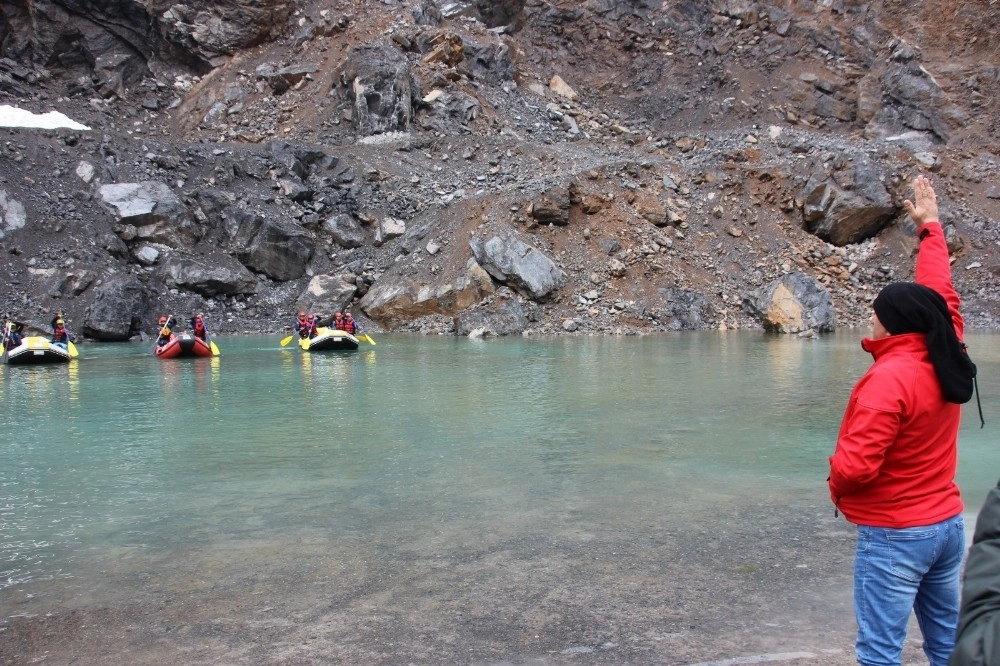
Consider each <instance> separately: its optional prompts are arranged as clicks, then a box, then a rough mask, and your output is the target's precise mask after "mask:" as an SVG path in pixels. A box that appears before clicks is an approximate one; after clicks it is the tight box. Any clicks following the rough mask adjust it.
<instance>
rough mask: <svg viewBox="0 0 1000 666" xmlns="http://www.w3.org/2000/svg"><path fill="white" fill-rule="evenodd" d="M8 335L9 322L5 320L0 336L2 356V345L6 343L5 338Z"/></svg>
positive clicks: (0, 354)
mask: <svg viewBox="0 0 1000 666" xmlns="http://www.w3.org/2000/svg"><path fill="white" fill-rule="evenodd" d="M8 337H10V322H7V323H6V324H5V325H4V327H3V335H2V336H0V356H3V353H4V349H5V348H4V345H5V344H6V343H7V338H8Z"/></svg>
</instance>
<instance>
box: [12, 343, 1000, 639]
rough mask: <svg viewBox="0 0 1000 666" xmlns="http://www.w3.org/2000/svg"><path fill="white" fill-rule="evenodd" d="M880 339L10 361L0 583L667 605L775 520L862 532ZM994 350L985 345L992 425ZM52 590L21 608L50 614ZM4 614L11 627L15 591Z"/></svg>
mask: <svg viewBox="0 0 1000 666" xmlns="http://www.w3.org/2000/svg"><path fill="white" fill-rule="evenodd" d="M859 337H860V336H859V335H857V334H845V335H843V336H832V337H829V338H823V339H820V340H805V339H796V338H788V337H771V336H765V335H760V334H747V333H739V332H725V333H718V334H715V333H711V334H677V335H664V336H657V337H649V338H643V339H635V338H614V339H612V338H560V339H543V340H522V339H513V340H488V341H483V340H478V341H472V340H462V339H454V338H425V337H419V336H414V337H408V336H381V337H380V340H379V355H378V357H376V352H375V349H374V348H371V347H366V348H362V349H360V350H358V351H357V352H354V353H347V354H344V353H303V352H301V350H299V349H297V348H275V346H274V345H273V344H271V345H265V344H262V343H261V342H260V340H258V339H254V338H233V339H231V340H227V341H226V345H225V351H226V355H225V357H224V359H225V360H224V361H223V360H222V358H223V357H213V358H211V359H182V360H177V361H163V360H160V359H156V358H154V357H153V356H152V354H150V353H149V351H148V349H146V348H145V346H143V347H142V348H140V347H138V346H136V347H130V346H128V345H122V346H111V345H108V346H101V345H93V346H90V347H88V349H87V352H86V357H85V358H82V359H81V360H80V361H78V362H76V363H72V364H69V365H70V366H71V367H66V366H63V367H39V368H18V369H16V370H17V371H16V372H15V371H14V370H11V369H9V368H4V369H3V371H2V372H0V428H2V430H3V432H4V433H5V434H8V433H15V434H14V435H8V437H7V438H5V440H4V441H3V442H2V443H0V587H4V586H7V587H16V588H17V589H18V590H19V591H24V593H25V594H34V593H36V592H38V591H39V590H46V591H48V592H49V594H50V595H52V596H51V597H49V598H61V597H64V596H66V595H67V592H66V588H63V587H61V586H63V585H69V584H70V583H69V582H67V581H66V580H64V579H66V578H71V579H72V581H106V582H107V587H108V588H109V589H107V590H104V589H95V590H88V591H87V592H86V593H80V594H79V596H78V597H76V598H77V603H78V604H79V605H81V606H85V605H87V604H88V603H93V604H95V605H100V604H102V603H104V604H107V605H109V606H113V605H114V604H115V603H116V600H117V599H120V598H122V597H129V596H130V595H133V596H142V595H144V594H152V593H151V592H149V591H148V589H147V588H146V587H145V586H144V584H145V581H148V580H149V579H150V577H151V576H155V577H156V579H157V586H158V587H157V589H158V590H163V594H166V595H175V596H176V597H177V598H181V597H183V596H184V594H185V590H187V589H189V587H190V584H191V581H193V580H203V579H204V577H205V573H204V571H205V570H206V569H207V570H213V573H220V574H222V573H224V574H225V575H226V576H228V577H229V578H227V580H247V579H253V580H256V578H255V577H258V574H259V572H260V571H262V570H268V567H270V568H271V570H270V572H271V573H274V574H275V575H276V576H278V577H280V576H281V575H286V576H288V577H289V578H286V579H285V580H288V579H293V580H294V579H295V576H296V575H299V577H300V578H301V573H302V572H303V571H310V570H313V569H312V568H313V567H315V570H316V571H320V572H326V571H327V570H326V569H324V566H327V565H323V564H322V563H316V562H314V561H312V560H310V559H309V554H308V553H309V552H310V549H314V550H315V551H317V552H319V551H322V552H324V553H336V555H337V558H339V561H343V562H350V563H352V564H351V565H350V566H349V565H344V566H345V567H347V569H345V570H346V571H347V572H348V573H347V574H344V575H345V576H353V575H355V574H356V571H355V569H353V568H350V567H353V566H357V567H361V568H364V566H366V565H365V564H364V563H366V562H385V563H386V564H385V566H386V569H385V571H383V572H382V573H385V574H386V575H388V574H390V573H391V574H392V577H395V578H393V580H403V581H413V580H420V581H421V583H422V584H423V585H425V587H424V588H423V592H424V593H425V594H426V597H427V599H433V600H440V599H442V598H443V597H444V596H447V594H449V592H448V590H451V593H452V594H454V595H456V597H455V598H456V599H457V601H456V603H458V602H461V603H463V604H464V603H467V602H469V601H470V600H469V598H468V597H467V596H463V593H461V592H456V590H461V589H464V587H463V586H465V585H468V584H469V580H471V579H473V578H475V577H476V576H480V577H485V578H486V579H489V576H491V575H499V574H496V572H498V571H500V572H515V571H518V570H519V567H520V568H521V569H523V570H525V571H528V570H530V571H533V572H537V571H545V570H547V569H546V568H547V567H551V568H553V570H556V569H559V571H560V572H561V573H566V572H569V571H584V572H588V575H589V574H592V573H593V572H592V571H591V570H589V569H588V567H589V566H592V565H591V564H589V563H592V562H594V561H596V560H595V559H594V558H595V553H597V554H600V555H601V556H602V557H604V558H605V559H604V560H602V561H608V562H616V561H617V560H616V559H615V558H620V561H621V562H622V566H621V567H617V568H616V567H615V566H614V565H609V572H608V573H607V578H601V579H600V580H597V581H596V583H595V589H600V590H601V591H602V592H606V591H608V590H609V589H611V590H612V592H611V593H610V596H611V597H612V601H613V602H614V603H617V604H621V603H624V602H623V601H622V599H623V598H625V597H627V596H628V595H627V594H626V595H625V597H619V598H617V599H615V598H614V589H613V588H614V585H616V584H617V583H608V581H618V580H620V581H624V582H622V585H625V584H626V583H627V584H629V585H634V588H629V589H630V590H632V592H634V590H636V589H659V588H658V587H657V585H658V584H656V585H653V584H650V583H649V581H646V582H645V583H643V582H642V579H641V577H640V576H639V574H637V573H635V572H637V571H639V572H641V571H648V570H649V567H654V568H655V567H663V566H666V565H665V564H663V563H669V562H674V561H675V562H677V566H678V568H682V569H685V571H689V570H693V569H697V568H698V567H706V566H709V563H711V562H714V561H715V558H716V557H717V556H718V551H717V550H715V549H716V548H725V546H724V544H726V543H730V544H733V545H731V546H729V547H730V548H731V550H732V552H731V553H729V554H728V555H726V556H727V557H729V560H727V562H728V563H729V564H732V567H731V568H735V567H736V566H739V565H742V564H745V562H740V560H741V558H743V557H744V553H745V552H755V551H756V550H759V551H761V552H769V551H770V547H771V545H773V542H772V541H770V538H771V537H770V536H769V535H772V533H773V532H775V531H776V530H778V529H779V526H783V525H788V524H791V525H793V526H797V527H800V528H801V530H802V534H810V535H815V534H818V533H822V534H826V535H830V534H834V536H827V537H824V538H829V539H831V540H834V539H835V538H839V537H837V536H836V535H837V530H838V529H839V530H842V531H843V533H844V535H847V536H849V532H848V531H847V530H846V528H844V526H843V525H842V524H841V523H835V522H833V519H832V517H831V515H832V512H830V511H828V510H827V509H828V499H827V498H826V495H825V492H826V491H825V482H824V479H825V478H826V459H827V456H829V455H830V453H831V452H832V449H833V442H834V438H835V436H836V428H837V425H838V423H839V419H840V416H841V413H842V410H843V407H844V405H845V404H846V399H847V394H848V392H849V391H850V388H851V386H852V385H853V382H854V381H855V380H856V379H857V377H859V376H860V374H861V373H862V372H863V371H864V369H865V368H866V367H867V366H868V364H870V362H871V360H870V357H868V356H867V355H866V354H865V353H864V352H863V351H861V349H860V347H859V345H858V339H859ZM998 342H1000V338H998V337H995V336H994V337H984V338H983V339H977V340H975V341H973V342H970V346H971V347H972V348H973V349H974V350H976V351H977V354H976V357H975V358H976V361H977V363H980V368H981V371H982V374H981V378H982V381H981V383H980V389H981V392H982V395H983V398H984V409H985V410H986V412H987V419H988V420H989V418H990V417H989V414H990V413H994V414H996V413H1000V411H998V410H997V409H996V407H997V406H998V403H997V400H996V399H995V398H994V396H997V395H1000V392H998V390H997V389H998V388H1000V387H998V386H994V384H996V383H1000V379H998V378H1000V374H998V372H997V370H998V369H1000V368H998V367H996V366H1000V344H998ZM376 360H377V362H376ZM976 425H978V424H976ZM986 432H987V431H978V429H977V428H972V429H968V428H966V427H965V425H964V424H963V431H962V434H961V444H960V455H961V460H960V468H959V476H960V479H959V480H960V483H961V484H962V487H963V492H965V493H966V498H967V502H968V503H969V505H970V506H976V507H978V503H979V502H981V495H980V496H978V497H977V494H978V493H982V494H985V491H986V489H988V488H989V487H990V486H992V485H993V483H994V482H995V480H996V479H995V476H996V474H997V472H998V471H1000V459H998V454H997V451H996V447H995V445H994V444H993V442H991V441H990V439H989V438H988V437H987V435H986ZM748 513H752V514H753V515H752V516H750V517H748ZM758 514H759V515H758ZM750 518H753V520H750ZM706 533H708V534H710V535H712V539H708V537H705V536H703V535H705V534H706ZM765 533H766V534H765ZM726 534H728V535H729V536H728V537H725V538H723V537H720V536H717V535H726ZM761 534H765V537H761V536H760V535H761ZM699 535H702V536H699ZM847 536H845V537H844V538H845V539H846V538H847ZM727 539H728V541H727ZM682 542H683V543H685V544H687V543H688V542H690V543H691V544H693V545H692V546H691V550H690V551H682V550H677V549H678V546H677V544H679V543H682ZM709 542H711V543H712V544H714V545H711V546H709V545H706V544H708V543H709ZM719 543H721V544H723V545H718V544H719ZM792 547H793V545H788V548H792ZM698 548H701V549H702V550H701V551H699V550H698ZM668 549H671V550H670V557H665V556H664V551H665V550H668ZM271 552H274V553H280V556H277V555H275V556H274V557H273V559H268V555H267V553H271ZM691 552H694V553H695V555H694V556H692V555H690V553H691ZM612 553H617V555H615V556H614V557H613V556H612ZM623 553H625V554H623ZM760 557H761V558H766V555H760ZM560 558H563V559H560ZM671 558H673V559H671ZM785 559H789V558H785V557H784V554H783V555H782V557H779V558H776V561H784V560H785ZM730 560H731V562H730ZM422 566H423V567H425V568H424V569H421V567H422ZM727 566H728V564H727ZM768 566H770V565H768ZM560 567H562V568H561V569H560ZM628 567H632V571H633V573H631V574H629V573H625V569H626V568H628ZM223 569H225V571H224V572H223V571H222V570H223ZM488 572H494V573H493V574H490V573H488ZM845 572H846V574H847V575H849V571H848V570H847V569H845ZM445 573H447V574H448V575H445ZM662 573H664V574H667V573H670V574H671V575H673V574H676V573H677V572H674V571H664V572H662ZM715 573H718V572H715ZM730 573H731V571H730ZM781 574H782V576H784V577H786V578H791V577H794V575H795V572H794V571H791V572H789V571H787V570H785V569H782V570H781ZM323 575H327V574H326V573H324V574H323ZM328 575H329V576H330V577H331V579H333V578H335V577H336V576H335V575H334V574H328ZM449 575H450V576H451V578H450V579H449V578H448V576H449ZM511 575H513V574H511ZM685 575H687V574H686V573H685ZM719 575H720V576H721V577H722V578H725V576H726V575H728V574H727V572H725V571H723V572H722V573H721V574H719ZM465 576H468V577H465ZM630 576H635V577H634V578H632V577H630ZM675 577H676V576H675ZM264 578H266V576H264ZM529 578H531V577H530V576H526V577H525V580H524V581H523V582H525V584H529V583H530V581H529V580H528V579H529ZM557 578H559V580H561V581H563V582H562V583H560V584H566V581H567V580H569V579H571V578H572V576H571V575H570V576H569V578H567V577H566V576H559V577H557ZM665 579H666V578H664V580H665ZM709 579H711V580H713V581H714V580H716V578H713V577H711V576H708V575H707V574H706V580H709ZM45 580H58V584H56V585H54V586H51V587H47V586H42V585H40V581H45ZM339 582H342V581H340V580H338V583H339ZM489 582H493V581H489ZM81 584H82V583H81ZM380 584H381V583H380ZM712 584H713V585H714V584H716V583H714V582H713V583H712ZM748 584H749V583H748ZM33 585H38V587H37V588H36V587H33ZM385 585H386V590H387V594H389V595H393V594H395V595H405V594H406V589H407V587H406V584H405V583H392V582H390V583H386V584H385ZM397 585H398V586H397ZM602 585H605V587H601V586H602ZM234 587H237V586H234ZM808 587H809V586H808V585H807V584H803V586H802V589H807V588H808ZM110 588H115V590H114V591H112V590H111V589H110ZM298 591H299V592H301V589H299V590H298ZM619 591H620V590H619ZM630 593H631V592H630ZM248 594H250V593H248ZM289 594H291V593H290V592H289ZM543 594H544V593H543ZM760 594H761V597H759V598H758V599H763V600H764V602H766V601H767V598H766V590H765V591H763V592H760ZM281 595H282V593H281V592H278V593H277V595H276V596H277V599H276V601H275V603H276V604H280V603H284V602H285V601H286V599H284V598H283V597H282V596H281ZM44 596H45V595H44V594H39V596H38V598H37V599H32V600H28V601H25V602H23V604H19V606H18V608H17V609H16V610H17V611H18V612H20V611H25V612H34V611H44V610H45V605H44V603H43V598H44ZM241 601H246V599H242V600H241ZM813 601H815V600H813ZM512 602H513V603H516V602H517V599H512ZM246 603H247V604H252V603H254V602H253V601H252V600H251V601H247V602H246ZM692 603H694V602H692ZM803 603H812V601H810V600H805V601H803ZM0 611H3V612H5V613H7V614H10V613H11V612H14V611H13V610H12V606H11V605H10V603H9V602H6V603H5V601H4V600H3V598H0ZM847 616H848V617H849V613H848V614H847ZM435 619H438V620H440V619H441V618H440V617H435Z"/></svg>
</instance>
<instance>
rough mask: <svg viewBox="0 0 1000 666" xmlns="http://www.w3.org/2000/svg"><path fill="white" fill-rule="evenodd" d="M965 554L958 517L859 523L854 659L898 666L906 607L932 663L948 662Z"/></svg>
mask: <svg viewBox="0 0 1000 666" xmlns="http://www.w3.org/2000/svg"><path fill="white" fill-rule="evenodd" d="M964 556H965V521H964V520H963V519H962V516H961V515H958V516H955V517H954V518H949V519H948V520H945V521H943V522H940V523H937V524H935V525H927V526H926V527H907V528H904V529H891V528H885V527H868V526H865V525H859V526H858V546H857V552H856V554H855V559H854V614H855V616H856V617H857V621H858V640H857V644H856V646H855V647H856V650H857V657H858V663H859V664H862V665H863V666H890V665H892V666H898V665H899V663H900V658H901V656H902V652H903V641H904V639H905V638H906V625H907V623H908V622H909V619H910V610H911V609H912V610H913V612H914V613H915V614H916V616H917V623H918V624H919V625H920V632H921V633H922V634H923V636H924V654H926V655H927V659H928V660H929V661H930V663H931V666H946V665H947V663H948V657H950V656H951V652H952V650H953V649H954V647H955V628H956V626H957V625H958V607H959V595H960V588H961V571H962V559H963V557H964Z"/></svg>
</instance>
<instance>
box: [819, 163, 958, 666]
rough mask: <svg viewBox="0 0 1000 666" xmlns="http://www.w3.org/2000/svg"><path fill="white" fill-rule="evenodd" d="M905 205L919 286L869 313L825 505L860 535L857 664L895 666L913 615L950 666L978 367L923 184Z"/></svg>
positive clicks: (936, 662)
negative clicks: (964, 436) (964, 474)
mask: <svg viewBox="0 0 1000 666" xmlns="http://www.w3.org/2000/svg"><path fill="white" fill-rule="evenodd" d="M913 192H914V197H913V198H914V201H915V203H913V202H910V201H905V202H904V206H905V208H906V212H907V213H908V214H909V216H910V218H911V219H912V220H913V221H914V223H916V225H917V227H918V229H917V235H918V237H919V239H920V241H919V242H920V251H919V253H918V255H917V265H916V282H899V283H893V284H890V285H888V286H887V287H885V288H884V289H883V290H882V291H881V293H879V295H878V297H877V298H876V299H875V302H874V303H873V304H872V307H873V309H874V311H875V312H874V315H873V316H872V336H871V337H870V338H866V339H864V340H862V343H861V346H862V348H863V349H864V350H865V351H867V352H869V353H870V354H871V355H872V356H873V357H874V359H875V361H874V363H873V364H872V366H871V368H869V369H868V372H866V373H865V375H864V377H862V378H861V380H860V381H858V383H857V385H856V386H855V387H854V391H853V392H852V393H851V397H850V400H849V401H848V404H847V410H846V412H845V413H844V419H843V422H842V423H841V426H840V433H839V435H838V437H837V448H836V451H835V452H834V454H833V456H831V458H830V478H829V485H830V495H831V497H832V498H833V502H834V504H835V505H836V506H837V509H838V510H839V511H840V512H842V513H843V514H844V516H845V517H846V518H847V520H849V521H850V522H852V523H854V524H856V525H857V526H858V542H857V551H856V554H855V565H854V611H855V615H856V618H857V623H858V636H857V643H856V650H857V660H858V663H860V664H863V665H867V664H872V665H875V664H878V665H885V664H899V663H900V656H901V653H902V648H903V641H904V639H905V638H906V625H907V622H908V620H909V617H910V611H911V610H913V611H914V612H915V614H916V616H917V620H918V623H919V625H920V630H921V633H922V634H923V637H924V652H925V653H926V655H927V658H928V659H929V660H930V663H931V666H945V665H946V664H947V663H948V657H949V656H950V654H951V652H952V649H953V648H954V641H955V627H956V624H957V620H958V606H959V584H960V580H959V578H960V571H961V566H962V557H963V555H964V553H965V527H964V524H963V521H962V509H963V504H962V498H961V495H960V493H959V489H958V486H957V485H956V484H955V470H956V467H957V464H958V461H957V458H958V456H957V440H958V427H959V424H960V422H961V418H962V412H961V407H960V405H961V403H964V402H967V401H968V400H969V398H971V397H972V388H973V378H974V377H975V366H974V365H973V364H972V362H971V361H970V360H969V358H968V356H967V355H966V353H965V345H964V344H963V343H962V336H963V332H964V322H963V320H962V316H961V314H960V313H959V297H958V293H957V292H956V291H955V288H954V286H953V285H952V281H951V265H950V262H949V257H948V246H947V243H946V242H945V239H944V232H943V230H942V228H941V224H940V223H939V222H938V208H937V199H936V196H935V194H934V189H933V187H931V184H930V181H929V180H928V179H927V178H925V177H923V176H918V177H917V178H916V179H915V180H914V182H913Z"/></svg>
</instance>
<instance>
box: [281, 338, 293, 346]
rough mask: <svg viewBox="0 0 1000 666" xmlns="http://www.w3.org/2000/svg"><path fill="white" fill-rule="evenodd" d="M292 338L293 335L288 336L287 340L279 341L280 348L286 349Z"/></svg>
mask: <svg viewBox="0 0 1000 666" xmlns="http://www.w3.org/2000/svg"><path fill="white" fill-rule="evenodd" d="M294 337H295V336H294V335H289V336H288V337H287V338H282V339H281V346H282V347H287V346H288V343H289V342H291V341H292V338H294Z"/></svg>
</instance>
